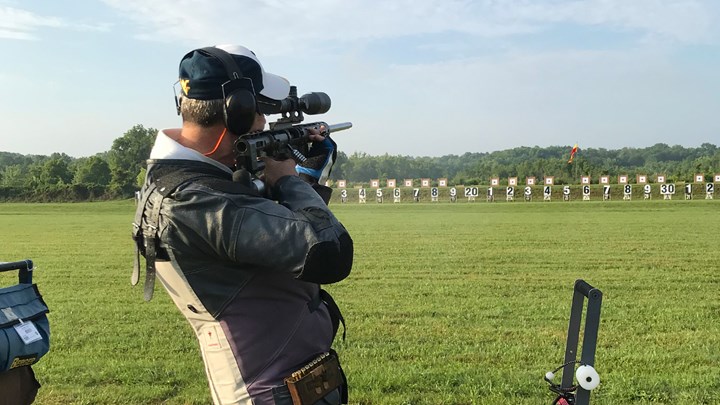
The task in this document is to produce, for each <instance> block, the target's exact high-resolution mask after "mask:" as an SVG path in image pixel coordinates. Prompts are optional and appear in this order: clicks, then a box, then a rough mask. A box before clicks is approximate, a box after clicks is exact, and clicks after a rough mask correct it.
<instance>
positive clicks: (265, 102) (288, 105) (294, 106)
mask: <svg viewBox="0 0 720 405" xmlns="http://www.w3.org/2000/svg"><path fill="white" fill-rule="evenodd" d="M257 103H258V110H259V111H260V112H261V113H263V114H281V113H290V112H298V111H299V112H303V113H305V114H310V115H315V114H325V113H326V112H328V110H330V104H331V102H330V96H328V95H327V94H326V93H323V92H319V91H318V92H312V93H308V94H304V95H302V96H301V97H298V96H297V87H295V86H290V94H289V95H288V96H287V97H286V98H284V99H282V100H272V99H269V98H267V97H263V96H262V95H259V96H258V100H257Z"/></svg>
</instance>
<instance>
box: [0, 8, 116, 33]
mask: <svg viewBox="0 0 720 405" xmlns="http://www.w3.org/2000/svg"><path fill="white" fill-rule="evenodd" d="M109 27H110V26H109V25H108V24H80V23H71V22H68V21H66V20H63V19H61V18H58V17H51V16H50V17H49V16H43V15H38V14H35V13H33V12H31V11H27V10H21V9H18V8H13V7H8V6H0V38H4V39H19V40H34V39H38V35H37V31H38V30H39V29H42V28H58V29H71V30H75V31H107V30H108V29H109Z"/></svg>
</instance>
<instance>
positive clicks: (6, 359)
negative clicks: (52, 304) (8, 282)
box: [0, 283, 50, 373]
mask: <svg viewBox="0 0 720 405" xmlns="http://www.w3.org/2000/svg"><path fill="white" fill-rule="evenodd" d="M48 312H49V310H48V307H47V305H46V304H45V301H43V299H42V296H41V295H40V292H39V291H38V289H37V285H35V284H25V283H20V284H18V285H16V286H12V287H7V288H0V373H2V372H5V371H8V370H10V369H13V368H16V367H21V366H28V365H31V364H35V363H37V361H38V360H40V358H41V357H42V356H44V355H45V354H46V353H47V352H48V350H50V324H49V323H48V319H47V315H46V314H47V313H48Z"/></svg>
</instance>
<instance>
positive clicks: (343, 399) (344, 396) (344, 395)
mask: <svg viewBox="0 0 720 405" xmlns="http://www.w3.org/2000/svg"><path fill="white" fill-rule="evenodd" d="M344 326H345V325H344V324H343V327H344ZM330 353H332V354H334V355H335V358H337V359H338V366H339V368H340V376H341V377H342V380H343V384H342V385H341V386H340V387H339V388H340V403H341V404H347V403H348V383H347V377H346V376H345V370H343V369H342V365H341V364H340V356H338V354H337V352H336V351H335V350H333V349H330Z"/></svg>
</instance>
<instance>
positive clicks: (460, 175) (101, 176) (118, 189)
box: [0, 125, 720, 201]
mask: <svg viewBox="0 0 720 405" xmlns="http://www.w3.org/2000/svg"><path fill="white" fill-rule="evenodd" d="M156 134H157V130H156V129H153V128H145V127H144V126H142V125H136V126H134V127H132V128H131V129H129V130H128V131H127V132H125V134H123V135H122V136H121V137H119V138H117V139H115V140H114V141H113V143H112V147H111V148H110V150H109V151H107V152H102V153H98V154H96V155H93V156H90V157H81V158H74V157H71V156H68V155H66V154H64V153H53V154H52V155H50V156H42V155H22V154H18V153H10V152H0V201H88V200H105V199H122V198H130V197H132V196H133V195H134V193H135V191H136V190H138V189H139V187H140V185H141V184H142V181H143V178H144V176H145V161H146V160H147V158H148V156H149V155H150V149H151V148H152V145H153V143H154V141H155V136H156ZM569 155H570V146H550V147H539V146H534V147H527V146H522V147H517V148H512V149H507V150H502V151H496V152H489V153H473V152H466V153H464V154H462V155H445V156H440V157H427V156H425V157H413V156H400V155H389V154H385V155H380V156H371V155H368V154H366V153H360V152H356V153H353V154H351V155H347V154H346V153H344V152H342V151H340V152H339V153H338V157H337V161H336V164H335V166H334V169H333V172H332V175H331V179H332V180H338V179H343V180H346V181H347V182H348V186H349V187H353V186H364V187H368V186H369V184H370V180H371V179H381V180H385V179H397V180H398V181H401V180H402V179H409V178H412V179H419V178H430V179H433V180H436V179H438V178H447V179H448V180H449V183H450V185H453V184H464V185H470V184H476V185H484V184H488V183H489V179H490V178H492V177H499V178H500V179H501V180H505V179H506V178H508V177H518V178H519V179H520V181H521V182H523V181H524V179H525V178H527V177H536V178H539V179H542V178H543V177H545V176H554V181H555V184H578V183H579V182H580V178H581V176H585V175H589V176H591V177H592V178H593V179H594V180H595V181H597V178H598V177H599V176H601V175H609V176H617V175H628V176H630V178H631V179H632V178H634V177H635V175H636V174H646V175H649V176H651V178H652V176H653V175H656V174H664V175H665V176H666V178H667V180H668V181H671V182H672V181H677V182H681V181H692V180H693V179H694V176H695V174H697V173H704V174H705V176H706V179H707V181H712V177H713V175H714V174H715V173H720V149H719V148H718V147H717V146H715V145H713V144H710V143H703V144H702V145H700V146H699V147H697V148H685V147H682V146H679V145H675V146H669V145H667V144H664V143H658V144H655V145H653V146H650V147H647V148H622V149H618V150H608V149H603V148H599V149H594V148H587V149H581V148H579V149H578V152H577V155H576V156H575V158H574V160H573V162H572V163H571V164H569V163H568V158H569Z"/></svg>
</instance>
